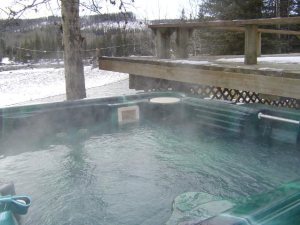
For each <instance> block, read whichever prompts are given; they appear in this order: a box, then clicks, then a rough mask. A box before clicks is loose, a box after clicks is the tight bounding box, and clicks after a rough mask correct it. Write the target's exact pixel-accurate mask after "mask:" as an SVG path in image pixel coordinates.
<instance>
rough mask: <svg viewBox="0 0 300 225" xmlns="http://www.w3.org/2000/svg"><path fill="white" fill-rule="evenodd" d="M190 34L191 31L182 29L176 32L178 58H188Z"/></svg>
mask: <svg viewBox="0 0 300 225" xmlns="http://www.w3.org/2000/svg"><path fill="white" fill-rule="evenodd" d="M189 33H190V31H189V29H183V28H180V29H177V30H176V58H179V59H184V58H187V57H188V48H187V47H188V41H189V36H190V35H189Z"/></svg>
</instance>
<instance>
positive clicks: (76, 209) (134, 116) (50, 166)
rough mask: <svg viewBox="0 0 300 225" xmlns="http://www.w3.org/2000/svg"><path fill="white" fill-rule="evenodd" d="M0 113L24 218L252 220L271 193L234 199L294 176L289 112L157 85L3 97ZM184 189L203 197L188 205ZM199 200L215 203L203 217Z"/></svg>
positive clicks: (7, 171) (2, 163)
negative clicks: (104, 94)
mask: <svg viewBox="0 0 300 225" xmlns="http://www.w3.org/2000/svg"><path fill="white" fill-rule="evenodd" d="M0 116H1V120H0V127H1V134H0V135H1V144H0V149H1V152H0V155H1V156H0V179H5V180H12V181H14V183H15V186H16V189H17V192H18V193H20V191H21V192H22V193H26V194H28V195H30V196H31V197H32V206H31V209H30V211H29V213H28V215H27V216H26V217H25V218H24V220H23V224H43V225H50V224H51V225H52V224H53V225H54V224H75V225H76V224H78V225H79V224H124V225H134V224H136V225H141V224H143V225H146V224H149V225H150V224H151V225H153V224H157V225H159V224H166V223H167V224H180V223H181V224H188V222H189V223H190V224H204V221H209V220H210V221H212V222H211V224H225V223H224V221H223V222H220V221H219V222H218V223H217V222H216V220H215V221H213V220H212V219H213V218H216V216H219V218H220V217H222V218H224V215H227V217H230V218H231V217H234V218H237V219H238V220H237V221H239V219H241V220H242V221H246V222H249V224H252V223H255V222H256V221H257V220H256V218H257V217H255V216H253V215H254V214H255V213H257V211H259V210H263V209H266V208H268V205H270V204H271V203H272V204H275V205H278V204H277V203H276V202H272V201H271V200H270V201H268V202H266V201H265V204H263V203H261V202H262V201H261V202H260V204H257V205H256V206H255V207H254V209H253V208H252V210H248V211H243V213H241V212H240V211H238V210H237V209H242V208H243V207H246V206H247V205H250V204H252V206H253V205H255V204H254V203H253V201H254V202H256V203H258V200H257V199H258V198H259V199H262V197H257V196H270V195H271V196H273V195H272V193H273V194H274V193H275V194H276V193H279V192H280V191H279V192H278V191H277V192H276V190H279V189H280V188H281V189H282V188H283V187H285V186H284V185H287V184H292V183H294V184H295V183H297V182H293V181H295V180H297V179H299V176H300V169H299V163H300V152H299V142H300V141H299V136H300V135H299V133H300V132H299V125H298V124H297V121H299V120H300V113H299V111H293V110H284V109H279V108H272V107H267V106H262V105H255V104H252V105H234V104H231V103H228V102H220V101H215V100H203V99H197V98H191V97H187V96H185V95H184V94H181V93H168V92H158V93H143V94H137V95H131V96H122V97H114V98H105V99H93V100H80V101H74V102H61V103H54V104H43V105H32V106H24V107H12V108H3V109H1V111H0ZM294 186H295V185H294ZM296 186H297V185H296ZM281 189H280V190H281ZM289 190H290V189H289ZM189 193H191V194H189ZM270 193H271V194H270ZM297 193H298V189H297V188H296V189H293V191H282V192H280V196H279V194H277V196H279V197H278V198H275V197H274V200H275V199H277V200H278V199H283V200H282V201H285V200H286V199H289V198H290V197H291V195H293V196H294V195H295V196H297ZM275 194H274V196H275ZM182 195H185V197H187V198H180V196H182ZM191 196H200V197H201V198H202V199H200V200H199V199H197V200H199V201H195V197H193V201H192V202H193V204H194V205H193V207H190V206H191V204H192V203H190V200H191V198H190V197H191ZM203 196H206V197H205V199H208V200H209V201H208V200H207V202H203V199H204V197H203ZM207 196H208V197H207ZM178 198H179V199H181V200H182V199H183V200H182V201H181V200H180V201H176V199H177V200H178ZM253 199H254V200H253ZM255 199H256V200H255ZM271 199H272V197H271ZM295 199H296V200H295ZM201 200H202V201H201ZM294 200H295V201H296V202H297V201H298V198H297V197H296V198H294ZM224 201H225V202H224ZM251 201H252V203H251ZM209 202H213V203H212V204H213V205H212V208H213V209H219V210H217V212H218V213H217V214H216V210H212V211H213V212H214V213H206V214H207V215H206V216H205V217H203V216H201V215H202V214H203V210H207V209H206V208H205V207H204V208H203V207H202V206H201V205H203V204H204V203H209ZM287 202H289V201H287ZM175 203H176V205H174V204H175ZM214 203H216V204H217V205H214ZM178 204H179V206H178ZM180 204H181V206H180ZM218 204H219V205H218ZM286 204H288V203H286ZM184 205H185V206H186V205H188V206H189V207H185V210H183V211H180V210H179V211H180V212H178V209H181V208H182V207H183V206H184ZM281 206H282V207H283V208H284V207H287V206H286V205H285V204H281ZM281 206H280V207H281ZM293 206H295V207H294V208H293V209H297V210H298V208H299V207H298V205H297V204H296V203H295V204H294V205H293ZM176 207H177V208H176ZM195 207H196V208H197V207H200V208H198V211H197V210H196V211H197V212H198V214H197V213H195V209H196V208H195ZM222 207H223V208H222ZM275 208H276V207H275ZM200 209H202V210H200ZM176 210H177V212H176ZM254 212H255V213H254ZM289 212H290V214H288V215H290V216H291V215H293V216H294V218H295V220H292V222H293V221H299V218H297V214H295V213H292V211H289ZM293 212H294V211H293ZM174 213H177V214H176V215H175V217H174ZM201 213H202V214H201ZM271 213H275V214H276V211H274V210H273V211H272V210H271V211H267V212H266V214H267V215H271ZM200 214H201V215H200ZM255 215H256V214H255ZM285 215H286V214H285ZM227 217H226V218H227ZM174 218H175V219H174ZM249 218H250V219H249ZM272 218H273V217H272ZM274 218H275V220H278V218H277V217H274ZM276 218H277V219H276ZM282 218H283V217H282ZM282 218H281V219H282ZM278 221H279V220H278ZM281 221H282V220H281ZM235 222H236V221H235ZM235 222H234V221H233V222H232V223H229V222H228V223H226V224H237V223H235ZM207 224H208V223H207ZM241 224H242V223H241ZM245 224H247V223H245ZM262 224H267V223H262ZM291 224H293V223H291ZM295 224H296V223H295Z"/></svg>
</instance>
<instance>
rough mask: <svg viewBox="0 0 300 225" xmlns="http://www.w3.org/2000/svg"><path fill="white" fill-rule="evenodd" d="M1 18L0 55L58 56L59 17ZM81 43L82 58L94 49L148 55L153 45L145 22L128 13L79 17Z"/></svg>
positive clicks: (17, 57) (20, 57)
mask: <svg viewBox="0 0 300 225" xmlns="http://www.w3.org/2000/svg"><path fill="white" fill-rule="evenodd" d="M7 23H8V21H4V20H2V21H1V24H0V27H1V28H2V32H1V34H0V57H1V56H2V57H4V56H6V57H10V58H11V59H15V60H16V61H21V62H27V61H29V60H31V61H38V60H39V59H51V58H52V59H61V58H62V50H63V47H62V28H61V18H59V17H54V16H52V17H47V18H39V19H26V20H14V21H9V24H7ZM81 30H82V36H83V37H84V39H83V40H82V42H83V43H82V46H83V50H84V53H85V54H84V56H85V57H93V56H94V55H95V54H96V51H95V49H96V48H99V49H101V54H103V55H109V56H111V55H114V56H126V55H131V54H141V55H150V54H153V52H151V49H153V48H152V46H151V45H153V43H152V40H151V32H149V31H148V30H147V29H145V21H138V20H137V19H136V18H135V16H134V15H133V14H132V13H126V14H124V13H122V14H121V13H119V14H118V13H117V14H103V15H92V16H86V17H82V18H81Z"/></svg>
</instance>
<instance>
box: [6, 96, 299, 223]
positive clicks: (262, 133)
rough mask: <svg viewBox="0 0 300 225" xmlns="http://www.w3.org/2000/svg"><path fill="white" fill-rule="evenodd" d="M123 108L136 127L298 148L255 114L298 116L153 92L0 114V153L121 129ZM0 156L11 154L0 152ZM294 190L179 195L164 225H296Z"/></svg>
mask: <svg viewBox="0 0 300 225" xmlns="http://www.w3.org/2000/svg"><path fill="white" fill-rule="evenodd" d="M155 97H176V98H179V99H180V102H179V103H176V104H156V103H153V102H151V101H150V99H152V98H155ZM128 106H138V108H139V111H140V117H139V122H140V123H143V121H145V120H147V121H156V122H158V123H161V124H179V125H180V124H184V125H185V126H187V127H189V129H191V130H192V131H193V132H197V131H198V130H199V129H202V130H203V129H205V131H206V132H210V133H211V134H212V135H213V134H214V133H215V132H219V133H222V134H224V135H229V136H233V137H234V138H246V139H253V140H254V141H255V140H257V139H259V140H261V139H263V140H265V141H266V142H275V143H277V142H280V143H287V144H288V145H289V144H291V145H294V146H299V142H300V129H299V125H298V126H297V125H295V124H286V123H282V122H278V121H269V120H261V119H259V118H258V113H260V112H263V113H265V114H269V115H273V116H277V117H283V118H289V119H293V120H298V121H299V120H300V113H299V111H296V110H287V109H278V108H274V107H269V106H264V105H255V104H252V105H234V104H229V103H227V102H219V101H216V100H203V99H198V98H193V97H187V96H185V95H184V94H181V93H173V92H157V93H143V94H137V95H131V96H122V97H113V98H103V99H92V100H79V101H71V102H61V103H52V104H42V105H32V106H23V107H22V106H21V107H10V108H3V109H0V117H1V120H0V128H1V130H0V132H1V133H0V149H6V148H5V147H6V146H10V145H15V146H17V147H19V148H17V149H18V151H20V152H21V151H22V145H23V144H24V143H25V142H26V144H29V145H30V144H32V143H36V142H40V141H42V140H43V137H47V136H50V135H51V134H53V133H55V134H57V133H58V134H59V133H61V134H63V133H64V132H66V131H67V130H70V129H73V130H74V129H75V130H79V131H80V132H79V133H80V134H82V135H83V134H84V129H86V127H91V126H94V127H97V126H100V125H101V126H104V127H105V129H106V130H107V132H109V130H110V129H114V128H115V127H118V126H121V125H120V124H119V122H118V109H119V108H120V107H128ZM2 154H4V155H10V154H17V152H13V153H12V152H0V155H2ZM299 189H300V185H299V182H293V183H289V184H287V185H284V186H283V187H281V188H279V189H276V190H274V191H271V192H269V193H263V194H261V195H258V196H255V197H252V198H245V199H242V200H241V201H231V200H228V199H220V198H217V197H215V196H211V195H206V194H205V193H204V194H203V193H202V194H199V193H197V192H195V193H190V194H185V195H184V196H179V197H178V199H177V200H178V201H177V202H176V200H175V202H176V204H175V206H174V205H173V208H174V207H175V208H176V207H177V209H178V210H177V211H176V210H175V211H176V212H175V211H174V212H175V213H177V214H176V216H175V217H176V218H175V219H174V217H173V218H172V217H171V219H170V220H169V222H168V224H170V225H171V224H176V222H178V223H177V224H180V222H184V221H188V220H189V219H190V220H191V221H193V223H186V224H222V225H226V224H232V225H233V224H235V225H237V224H241V225H242V224H265V225H271V224H272V225H275V224H287V225H289V224H295V225H296V224H299V211H300V206H299V204H298V201H299V202H300V194H299V193H300V192H299ZM195 196H197V197H195ZM199 198H200V199H199ZM191 199H192V200H191ZM210 202H211V203H210ZM219 203H220V205H218V204H219ZM203 204H204V205H203ZM222 207H223V208H222ZM175 208H174V209H175ZM203 210H206V213H203ZM200 214H201V216H199V215H200ZM203 215H205V216H203ZM6 216H9V215H6ZM182 224H185V223H182Z"/></svg>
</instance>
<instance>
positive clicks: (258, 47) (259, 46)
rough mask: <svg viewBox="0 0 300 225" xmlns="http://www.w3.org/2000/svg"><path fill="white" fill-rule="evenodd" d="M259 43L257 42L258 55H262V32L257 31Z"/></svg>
mask: <svg viewBox="0 0 300 225" xmlns="http://www.w3.org/2000/svg"><path fill="white" fill-rule="evenodd" d="M256 35H257V43H256V46H257V50H256V51H257V56H261V32H259V31H258V32H257V34H256Z"/></svg>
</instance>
